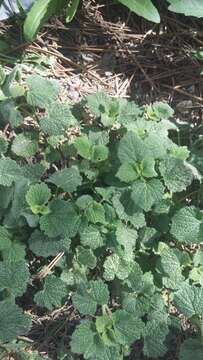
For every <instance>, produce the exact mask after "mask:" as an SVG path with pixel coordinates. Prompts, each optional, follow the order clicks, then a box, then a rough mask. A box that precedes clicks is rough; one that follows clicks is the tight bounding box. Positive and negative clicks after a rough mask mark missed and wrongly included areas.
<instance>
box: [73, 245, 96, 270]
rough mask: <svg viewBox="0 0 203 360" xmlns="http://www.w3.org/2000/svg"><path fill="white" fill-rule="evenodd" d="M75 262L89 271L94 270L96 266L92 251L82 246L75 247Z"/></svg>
mask: <svg viewBox="0 0 203 360" xmlns="http://www.w3.org/2000/svg"><path fill="white" fill-rule="evenodd" d="M77 260H78V261H79V263H80V264H81V265H84V266H87V267H88V268H90V269H94V268H95V266H96V264H97V258H96V256H94V254H93V251H92V250H91V249H86V248H84V247H82V246H78V247H77Z"/></svg>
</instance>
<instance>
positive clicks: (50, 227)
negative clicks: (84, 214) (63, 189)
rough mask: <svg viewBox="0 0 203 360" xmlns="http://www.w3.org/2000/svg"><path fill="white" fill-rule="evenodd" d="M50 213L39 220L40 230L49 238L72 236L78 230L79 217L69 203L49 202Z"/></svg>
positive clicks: (61, 201) (60, 201) (58, 200)
mask: <svg viewBox="0 0 203 360" xmlns="http://www.w3.org/2000/svg"><path fill="white" fill-rule="evenodd" d="M49 208H50V212H49V213H48V214H46V215H43V216H42V217H41V218H40V228H41V230H42V231H44V232H45V234H46V235H47V236H49V237H57V236H60V235H61V236H68V237H69V236H70V237H72V236H74V235H75V233H76V232H77V230H78V225H79V216H78V215H77V213H76V212H75V209H74V207H73V205H72V203H71V202H70V201H64V200H60V199H56V200H52V201H51V202H50V206H49Z"/></svg>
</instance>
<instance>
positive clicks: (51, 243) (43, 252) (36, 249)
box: [29, 230, 71, 258]
mask: <svg viewBox="0 0 203 360" xmlns="http://www.w3.org/2000/svg"><path fill="white" fill-rule="evenodd" d="M70 245H71V240H70V239H68V238H62V239H61V238H49V237H48V236H46V235H44V234H43V233H42V232H40V231H39V230H35V231H34V232H33V233H32V235H31V236H30V238H29V248H30V250H31V251H32V252H33V253H34V254H35V255H37V256H40V257H41V256H43V257H45V258H46V257H49V256H55V255H57V254H58V253H59V252H61V251H65V252H67V251H68V250H69V248H70Z"/></svg>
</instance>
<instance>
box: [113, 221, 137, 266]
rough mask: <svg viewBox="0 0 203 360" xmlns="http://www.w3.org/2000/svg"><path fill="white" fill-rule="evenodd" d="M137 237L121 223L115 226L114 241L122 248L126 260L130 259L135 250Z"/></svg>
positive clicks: (135, 232)
mask: <svg viewBox="0 0 203 360" xmlns="http://www.w3.org/2000/svg"><path fill="white" fill-rule="evenodd" d="M137 237H138V234H137V231H136V230H134V229H131V228H129V227H127V226H125V225H123V224H122V223H120V224H119V225H118V226H117V229H116V240H117V242H118V243H119V244H120V245H121V246H122V247H123V249H124V251H125V253H126V256H127V258H128V260H130V258H132V253H133V250H134V249H135V245H136V240H137Z"/></svg>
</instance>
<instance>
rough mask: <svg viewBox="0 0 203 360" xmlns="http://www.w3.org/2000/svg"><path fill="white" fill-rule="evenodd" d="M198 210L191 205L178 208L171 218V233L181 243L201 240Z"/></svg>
mask: <svg viewBox="0 0 203 360" xmlns="http://www.w3.org/2000/svg"><path fill="white" fill-rule="evenodd" d="M198 215H199V212H198V210H197V209H196V208H195V207H193V206H191V207H185V208H182V209H180V210H179V211H178V212H177V213H176V214H175V215H174V216H173V218H172V225H171V230H170V232H171V234H172V235H173V236H174V237H175V239H177V240H178V241H179V242H181V243H185V244H198V243H201V242H203V231H202V230H203V229H202V222H201V221H200V220H199V216H198Z"/></svg>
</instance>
